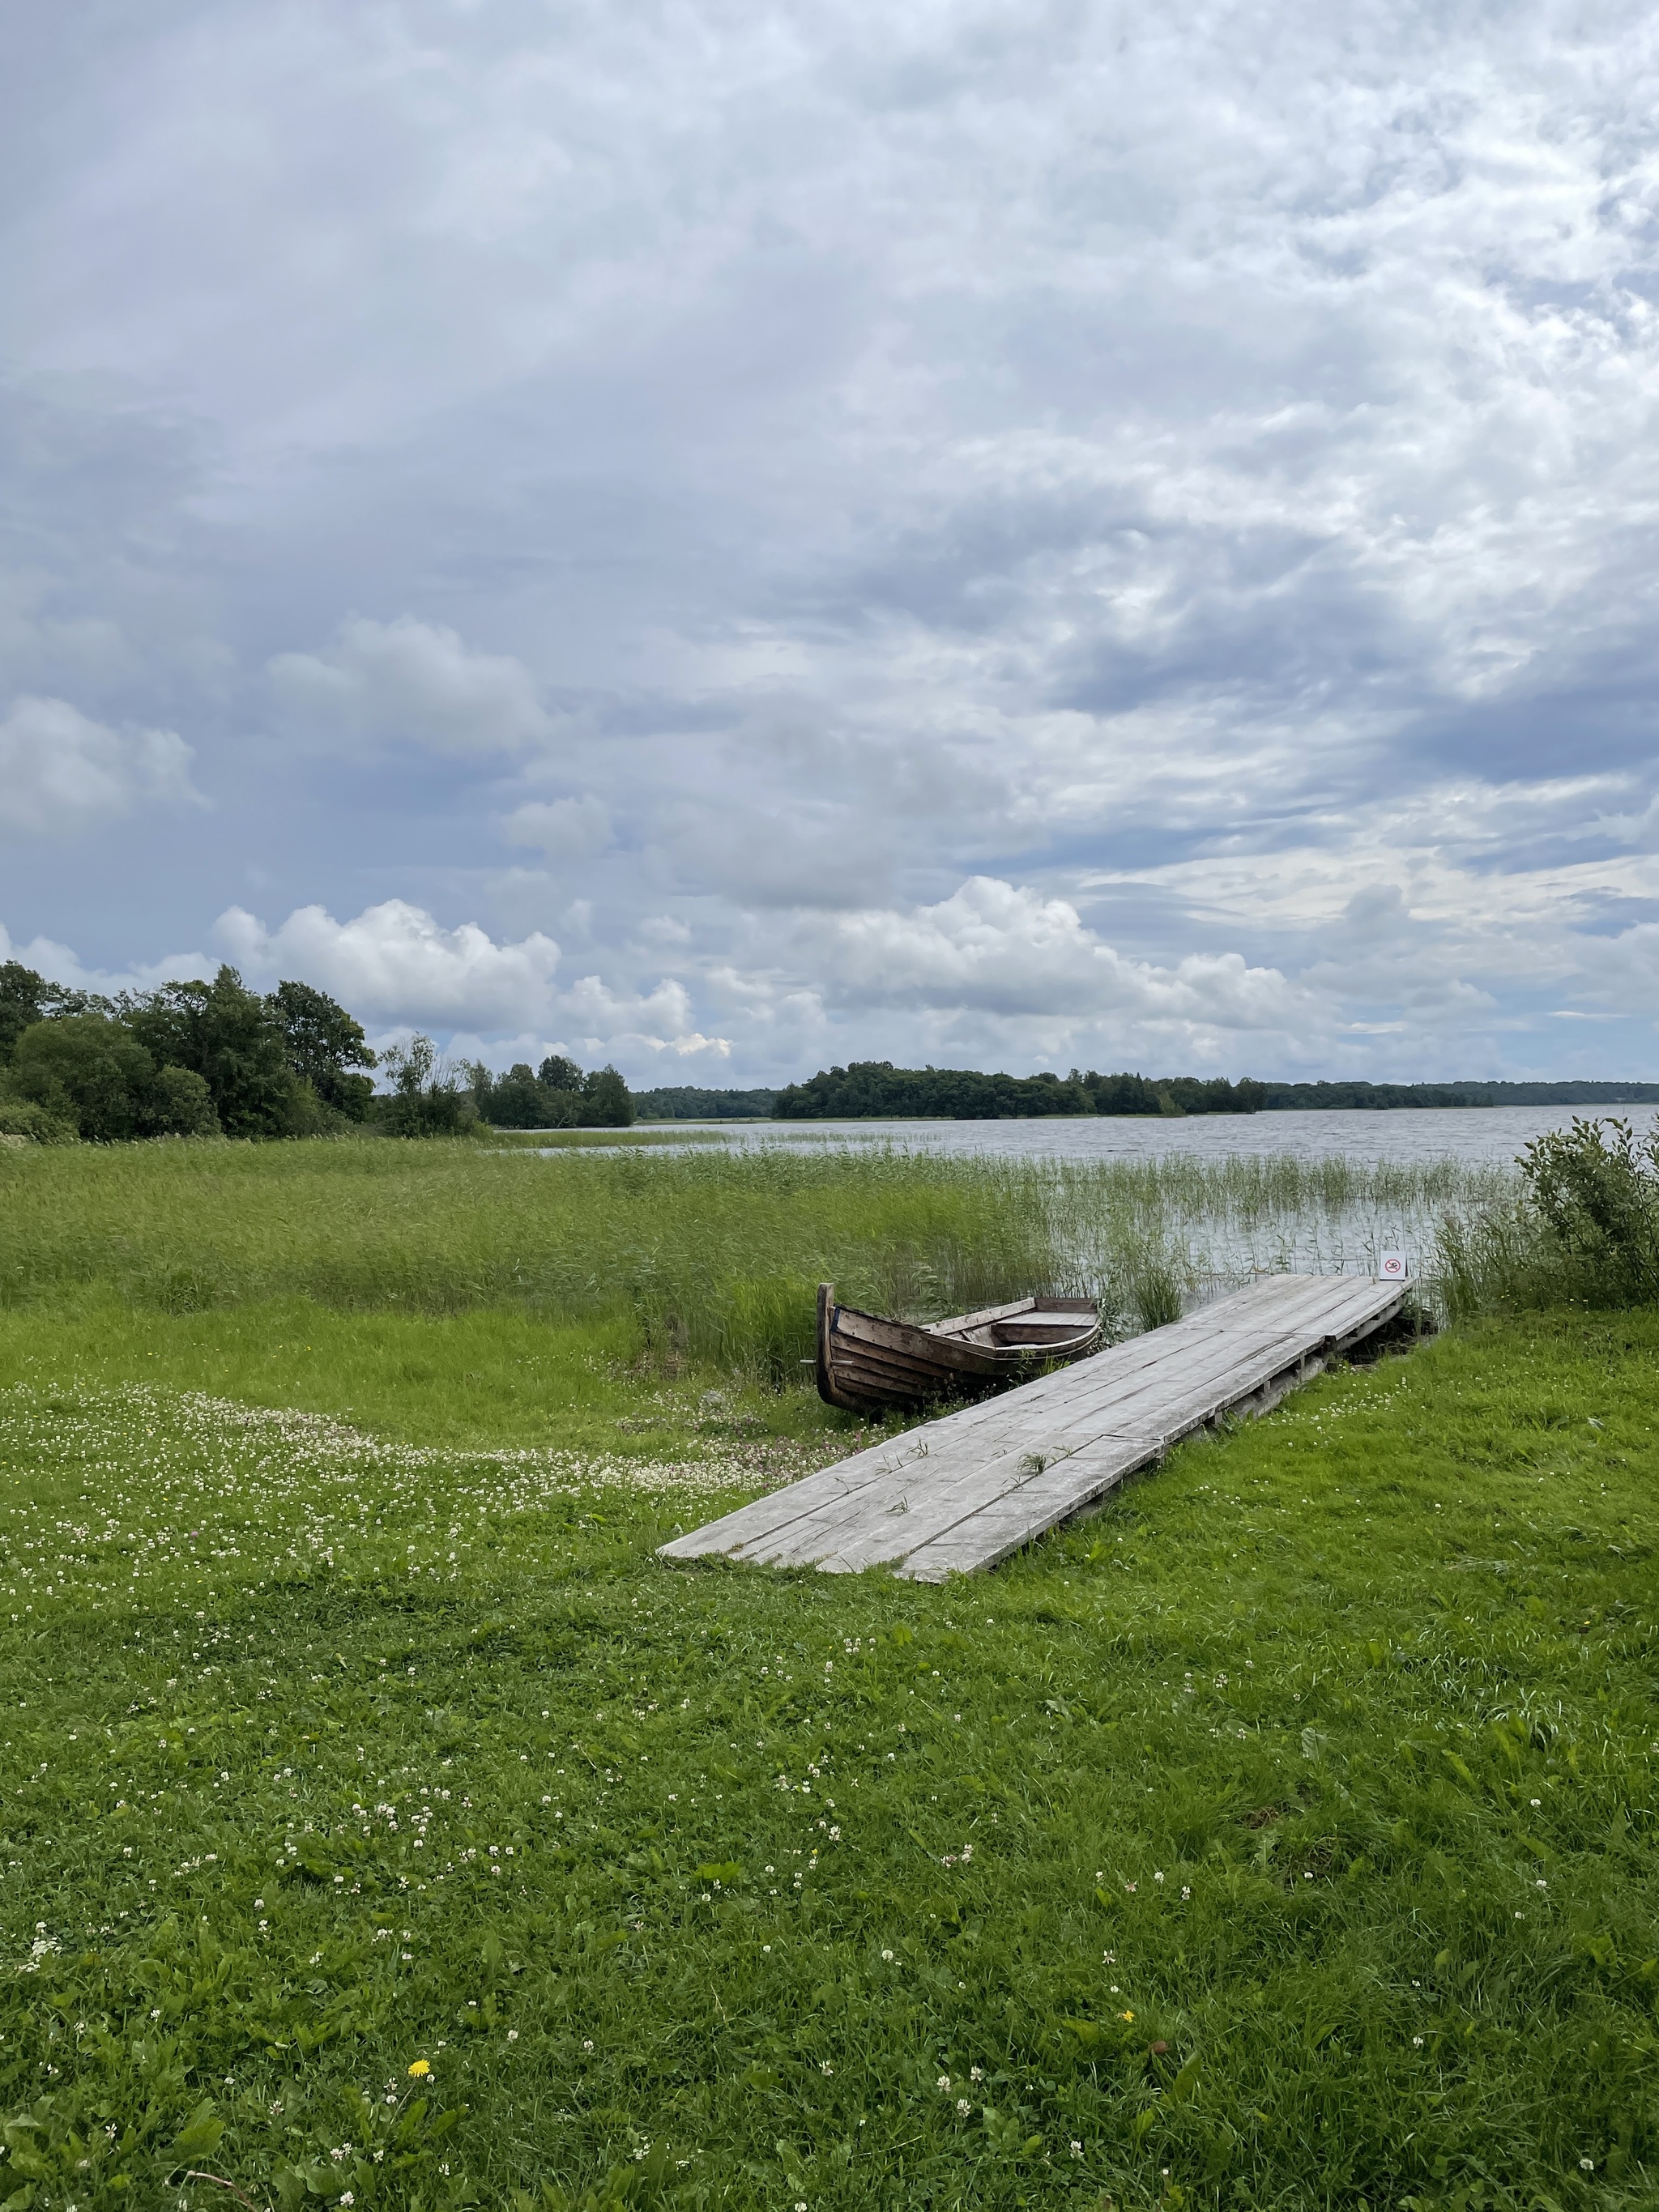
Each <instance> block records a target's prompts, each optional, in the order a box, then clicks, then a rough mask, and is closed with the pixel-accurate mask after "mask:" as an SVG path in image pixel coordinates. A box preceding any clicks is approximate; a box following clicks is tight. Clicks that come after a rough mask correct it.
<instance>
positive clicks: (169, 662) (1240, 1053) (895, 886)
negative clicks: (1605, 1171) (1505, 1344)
mask: <svg viewBox="0 0 1659 2212" xmlns="http://www.w3.org/2000/svg"><path fill="white" fill-rule="evenodd" d="M27 39H28V40H29V41H31V42H32V52H30V53H29V55H28V56H27V64H28V66H27V68H26V69H24V70H21V72H20V76H19V81H18V82H19V89H18V91H17V92H16V94H15V99H16V101H17V105H16V107H15V112H14V114H13V116H12V118H11V128H10V130H9V132H7V133H0V139H3V140H4V141H5V143H9V146H10V149H11V151H10V153H9V155H6V156H4V157H3V158H5V159H7V160H9V161H10V162H11V163H12V165H13V167H14V169H15V173H16V175H17V177H18V178H20V179H24V180H26V182H27V190H26V191H22V192H21V193H19V192H16V191H15V192H14V193H13V195H12V196H11V197H12V200H13V204H15V205H17V206H20V207H21V210H22V212H21V214H20V215H19V216H16V217H15V219H14V220H13V222H11V223H10V225H9V227H8V228H7V229H6V230H5V232H4V234H3V236H0V302H3V303H4V304H3V306H0V316H3V318H4V320H3V324H0V350H3V356H4V358H5V359H6V361H7V362H9V375H8V379H7V384H6V390H5V395H4V401H3V413H0V437H3V438H4V440H5V441H6V445H5V448H4V451H5V456H6V458H7V459H8V461H9V464H10V465H9V482H10V483H11V484H12V485H13V487H14V495H13V497H12V498H11V500H10V501H9V504H8V505H7V507H6V508H5V510H4V512H3V513H0V764H6V765H9V766H11V767H12V769H13V773H12V774H11V775H9V777H8V779H7V783H8V788H9V790H10V791H11V792H12V793H13V796H12V797H11V799H10V800H9V811H8V802H6V801H4V800H0V821H3V822H4V823H5V824H6V825H7V826H8V828H9V834H10V838H11V842H10V843H9V845H8V846H7V847H6V848H5V859H4V865H5V869H6V876H5V884H4V890H3V898H0V919H3V920H4V921H6V922H7V924H8V925H9V927H11V928H12V930H13V931H14V933H17V934H19V935H26V934H32V933H35V932H40V933H43V935H44V936H45V937H46V938H47V939H52V940H53V941H54V942H57V943H59V944H64V945H73V946H74V947H75V948H76V951H77V953H78V954H79V956H80V957H82V959H85V960H87V961H88V962H92V963H96V964H98V965H99V966H100V967H102V968H106V969H113V968H121V969H125V968H127V967H129V966H130V965H131V963H134V962H141V961H144V960H151V961H153V960H155V959H156V958H158V957H161V953H162V951H163V949H164V948H165V947H166V946H167V945H170V944H171V945H179V944H186V945H194V946H197V947H199V948H203V950H201V951H197V953H195V954H194V955H192V956H190V957H196V958H197V959H200V958H203V957H210V955H211V954H212V953H214V952H216V951H222V950H224V949H226V947H227V946H230V947H232V948H233V949H236V950H238V951H239V953H240V957H245V958H246V960H247V961H248V963H250V966H251V968H253V969H261V970H263V967H264V965H267V964H269V963H270V962H272V961H276V962H278V963H280V962H281V961H282V960H283V959H287V960H290V961H295V962H297V961H299V960H301V958H302V957H303V958H304V959H306V960H308V961H309V962H310V963H312V970H313V971H314V972H315V974H316V975H317V980H319V981H328V980H329V979H330V977H333V978H334V979H335V980H336V981H337V982H338V984H339V987H340V988H341V989H342V990H343V991H346V990H347V989H348V988H349V989H355V990H356V991H357V992H359V993H360V994H361V995H362V1002H363V1005H364V1006H365V1010H366V1011H368V1012H371V1013H372V1015H373V1018H374V1019H376V1020H377V1021H380V1022H382V1023H385V1024H391V1025H395V1024H398V1023H409V1022H416V1021H419V1022H423V1023H426V1024H431V1025H435V1026H438V1027H440V1028H441V1029H443V1030H453V1031H454V1032H456V1033H457V1034H458V1035H459V1036H464V1037H466V1038H471V1039H478V1038H484V1039H489V1038H495V1039H496V1040H499V1041H500V1043H501V1049H502V1050H506V1049H507V1048H509V1046H510V1045H513V1044H515V1043H520V1042H523V1041H524V1040H526V1039H532V1038H536V1037H542V1038H545V1039H546V1040H547V1041H549V1042H557V1041H564V1042H575V1041H576V1040H577V1039H578V1038H580V1039H583V1040H590V1041H597V1042H598V1043H599V1044H602V1045H603V1046H605V1048H607V1049H610V1048H614V1049H615V1050H617V1052H618V1053H619V1054H622V1055H623V1057H624V1059H625V1060H627V1062H628V1064H629V1072H630V1073H635V1074H637V1075H641V1076H645V1075H647V1074H648V1073H649V1072H650V1071H651V1070H652V1069H653V1068H655V1067H658V1066H663V1067H668V1066H672V1068H673V1070H674V1071H675V1073H684V1072H690V1071H694V1070H695V1069H696V1067H697V1066H707V1067H708V1068H709V1069H711V1070H716V1069H717V1070H719V1071H720V1072H721V1073H723V1074H726V1075H728V1076H732V1077H735V1076H736V1075H738V1074H747V1075H755V1076H767V1075H775V1074H781V1073H790V1072H794V1071H796V1070H797V1069H798V1068H799V1066H801V1064H802V1063H803V1062H806V1061H812V1060H816V1059H819V1058H823V1057H829V1056H833V1057H838V1058H845V1057H847V1056H848V1054H854V1053H862V1052H866V1051H869V1052H882V1053H890V1054H893V1055H894V1056H897V1057H912V1056H922V1055H924V1054H926V1055H929V1056H933V1057H939V1056H941V1055H943V1054H960V1055H961V1056H962V1057H963V1058H975V1059H981V1060H991V1059H997V1058H1004V1059H1007V1060H1010V1061H1019V1062H1021V1063H1022V1064H1023V1063H1025V1062H1028V1061H1030V1060H1048V1061H1051V1062H1052V1061H1054V1060H1059V1061H1060V1062H1061V1063H1064V1062H1066V1061H1068V1060H1071V1059H1073V1058H1080V1059H1085V1060H1088V1059H1092V1060H1097V1061H1100V1060H1112V1059H1118V1058H1123V1059H1130V1058H1133V1057H1135V1056H1137V1055H1148V1056H1152V1057H1156V1058H1158V1060H1160V1062H1164V1061H1167V1062H1168V1063H1169V1064H1171V1065H1173V1064H1175V1063H1176V1062H1177V1061H1186V1062H1190V1063H1191V1064H1193V1065H1195V1066H1199V1065H1203V1066H1227V1067H1231V1068H1241V1067H1244V1066H1254V1067H1256V1068H1258V1069H1261V1068H1265V1067H1268V1066H1285V1067H1289V1066H1320V1067H1325V1068H1329V1069H1331V1070H1337V1069H1352V1070H1355V1071H1358V1072H1372V1073H1377V1072H1388V1073H1396V1072H1399V1071H1400V1070H1401V1068H1402V1067H1403V1068H1405V1069H1407V1071H1408V1072H1413V1073H1447V1072H1450V1070H1451V1069H1452V1068H1453V1067H1457V1068H1461V1069H1463V1070H1464V1071H1465V1072H1478V1071H1486V1070H1490V1071H1492V1072H1504V1071H1515V1072H1521V1071H1533V1070H1536V1071H1538V1072H1541V1073H1543V1072H1551V1071H1553V1070H1557V1069H1559V1068H1563V1067H1565V1066H1569V1065H1571V1066H1573V1067H1575V1068H1577V1067H1578V1066H1583V1064H1584V1063H1583V1054H1584V1051H1585V1040H1586V1037H1587V1036H1588V1035H1589V1032H1588V1031H1586V1030H1585V1029H1584V1028H1583V1024H1582V1023H1578V1022H1574V1021H1572V1020H1569V1019H1564V1018H1563V1017H1564V1016H1575V1015H1577V1016H1593V1017H1596V1018H1597V1020H1596V1023H1595V1036H1594V1043H1595V1053H1596V1055H1597V1060H1598V1065H1599V1064H1601V1063H1602V1061H1603V1060H1605V1064H1606V1065H1607V1066H1608V1068H1609V1069H1611V1068H1612V1066H1613V1063H1614V1062H1615V1061H1616V1062H1617V1066H1618V1067H1619V1069H1620V1070H1621V1071H1622V1072H1627V1073H1650V1072H1651V1068H1650V1063H1651V1062H1652V1061H1654V1060H1655V1059H1656V1057H1659V1054H1656V1036H1655V1029H1654V1023H1655V1017H1656V1015H1659V956H1656V955H1655V953H1654V951H1653V950H1652V946H1653V944H1654V943H1655V942H1656V941H1659V938H1656V933H1659V883H1656V880H1655V875H1654V864H1653V858H1652V855H1653V849H1654V832H1655V828H1656V822H1659V811H1656V810H1659V797H1656V785H1659V779H1656V775H1655V756H1656V752H1659V744H1656V739H1655V734H1654V726H1653V724H1654V713H1653V702H1654V696H1655V678H1656V667H1655V631H1654V626H1653V624H1652V622H1651V619H1650V582H1649V579H1650V572H1651V567H1652V555H1653V532H1654V526H1655V519H1656V511H1659V440H1656V437H1655V430H1656V427H1659V426H1656V421H1655V416H1656V408H1659V321H1656V312H1659V311H1656V306H1655V301H1659V269H1656V255H1655V239H1656V236H1659V228H1656V201H1659V134H1656V129H1655V125H1654V122H1653V117H1654V115H1655V113H1656V112H1659V111H1656V101H1655V94H1656V91H1659V83H1656V77H1659V52H1656V45H1659V40H1656V33H1655V29H1654V26H1653V21H1652V19H1651V16H1650V12H1649V11H1646V10H1644V9H1639V8H1638V7H1636V6H1634V5H1630V6H1601V7H1592V8H1590V9H1583V8H1574V9H1568V8H1565V7H1558V6H1551V5H1534V6H1528V7H1523V8H1521V9H1513V10H1510V11H1506V12H1505V13H1504V14H1503V15H1501V16H1498V15H1492V14H1490V13H1483V12H1481V11H1479V10H1476V9H1450V10H1447V9H1429V8H1427V7H1407V6H1403V5H1401V6H1381V5H1374V6H1369V7H1361V8H1359V9H1347V10H1340V11H1333V10H1331V9H1328V8H1324V7H1315V6H1313V5H1312V4H1304V5H1292V6H1290V7H1285V6H1282V5H1274V6H1271V7H1269V6H1267V5H1266V4H1265V0H1264V4H1260V5H1255V6H1235V7H1220V6H1200V5H1187V6H1183V7H1177V8H1176V9H1150V8H1145V7H1134V6H1129V5H1127V4H1113V5H1095V6H1090V5H1082V4H1065V5H1060V4H1056V5H1053V6H1050V7H1048V8H1042V7H1039V8H1036V9H1033V8H1031V7H1030V6H1026V5H1020V6H1015V5H1013V4H1012V0H1004V4H992V5H985V6H981V7H978V8H975V9H973V10H971V11H970V10H966V9H960V8H945V7H943V6H910V7H903V8H898V9H895V8H893V7H891V6H886V7H883V8H880V9H878V8H877V7H875V6H874V5H873V4H870V5H863V4H846V0H841V4H837V5H835V6H833V7H830V8H828V9H825V8H809V7H807V6H805V4H800V5H795V6H789V7H771V8H765V7H763V8H759V9H757V8H755V7H752V6H747V5H745V6H743V7H738V5H737V4H736V0H732V4H730V5H719V4H711V3H710V0H703V4H701V5H699V6H697V7H696V8H694V9H689V10H666V11H643V10H629V9H610V10H605V9H599V8H591V9H573V10H568V11H562V12H560V13H559V14H556V15H555V14H553V13H551V12H550V11H548V10H546V9H543V8H541V7H539V6H537V5H533V4H532V0H496V3H495V4H493V5H488V6H483V7H462V6H459V5H453V4H446V0H429V4H417V3H416V0H402V4H394V5H391V6H388V7H386V8H385V9H376V10H374V11H361V10H339V9H329V8H325V7H324V6H322V5H321V4H308V5H301V4H295V3H294V0H254V4H252V5H237V6H233V5H230V4H228V0H201V3H200V4H195V5H183V4H179V5H175V6H173V8H171V9H165V8H164V9H157V10H152V11H150V12H149V15H148V17H147V19H146V21H145V23H144V24H143V27H142V28H140V29H137V30H136V31H135V29H134V28H133V27H132V25H131V23H130V22H129V21H127V20H126V19H125V18H124V19H122V27H121V28H120V29H119V31H118V32H115V31H112V38H111V41H110V43H109V45H108V46H107V47H106V48H103V49H96V48H94V42H92V41H90V40H86V39H85V38H84V37H83V36H82V35H81V33H79V32H78V31H77V29H76V27H75V25H74V24H72V23H70V22H68V21H59V20H58V19H55V18H52V17H51V16H50V15H44V16H42V17H40V19H39V20H38V21H33V22H32V23H31V25H30V26H29V28H28V32H27ZM43 714H46V717H47V719H46V720H44V721H43V720H42V719H41V717H42V715H43ZM54 716H55V717H56V720H52V717H54ZM163 740H165V741H166V742H165V744H164V743H163ZM8 746H9V747H10V748H11V750H9V751H8V750H5V749H6V748H7V747H8ZM167 746H171V747H172V748H173V750H167ZM147 748H148V750H146V749H147ZM158 748H159V750H158ZM20 764H21V765H20ZM197 791H199V792H200V793H204V794H205V795H206V796H207V797H208V798H209V799H210V800H211V802H212V806H211V811H210V813H209V812H204V811H202V810H201V809H200V808H199V806H197V805H196V804H195V802H194V800H193V799H192V796H191V794H192V793H194V792H197ZM20 794H21V795H20ZM66 843H67V844H72V845H73V847H74V849H75V850H76V852H77V853H78V854H82V856H83V857H84V861H85V865H84V866H80V867H77V868H76V869H75V870H74V871H71V872H67V873H66V872H65V870H64V866H63V854H64V850H65V849H66ZM71 880H72V881H73V882H74V883H75V884H76V886H77V888H76V890H74V891H73V892H71V890H70V889H69V888H68V887H67V886H68V884H70V881H71ZM89 887H92V888H89ZM215 916H220V917H222V921H220V922H219V923H218V924H216V923H215V921H214V917H215ZM256 916H257V917H258V919H257V920H256V919H254V917H256ZM285 917H286V918H285ZM216 927H217V929H218V932H219V933H218V935H216V936H215V935H214V934H213V932H214V930H215V928H216ZM1603 1016H1612V1017H1613V1019H1612V1020H1611V1021H1604V1020H1601V1017H1603ZM583 1024H585V1026H583ZM1608 1055H1610V1056H1611V1057H1607V1056H1608Z"/></svg>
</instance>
